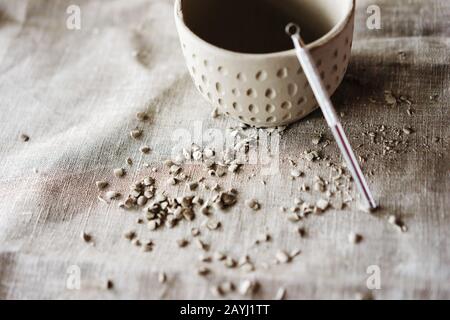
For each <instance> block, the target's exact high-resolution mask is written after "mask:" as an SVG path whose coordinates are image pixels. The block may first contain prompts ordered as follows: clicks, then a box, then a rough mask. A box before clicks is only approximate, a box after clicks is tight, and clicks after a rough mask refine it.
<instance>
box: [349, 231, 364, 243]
mask: <svg viewBox="0 0 450 320" xmlns="http://www.w3.org/2000/svg"><path fill="white" fill-rule="evenodd" d="M362 240H363V237H362V235H360V234H358V233H355V232H350V233H349V235H348V242H350V243H351V244H358V243H360V242H361V241H362Z"/></svg>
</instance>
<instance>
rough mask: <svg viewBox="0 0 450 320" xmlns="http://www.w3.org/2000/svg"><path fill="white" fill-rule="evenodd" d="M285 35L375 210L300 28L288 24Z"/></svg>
mask: <svg viewBox="0 0 450 320" xmlns="http://www.w3.org/2000/svg"><path fill="white" fill-rule="evenodd" d="M286 33H287V34H288V35H289V36H290V37H291V39H292V41H293V43H294V47H295V52H296V55H297V58H298V60H299V62H300V65H301V66H302V68H303V71H304V73H305V76H306V78H307V79H308V82H309V84H310V86H311V89H312V91H313V93H314V96H315V98H316V100H317V102H318V104H319V106H320V108H321V109H322V112H323V115H324V117H325V120H326V121H327V124H328V126H329V127H330V128H331V132H332V134H333V136H334V139H335V140H336V142H337V145H338V147H339V149H340V150H341V153H342V155H343V156H344V160H345V161H346V163H347V166H348V168H349V170H350V173H351V174H352V177H353V179H354V180H355V182H356V185H357V187H358V190H359V192H360V193H361V194H362V195H363V197H364V199H365V200H366V201H367V203H368V205H369V207H370V208H371V209H376V208H377V204H376V202H375V200H374V198H373V196H372V193H371V192H370V189H369V187H368V185H367V181H366V179H365V177H364V174H363V173H362V171H361V168H360V166H359V164H358V161H357V160H356V157H355V154H354V153H353V150H352V147H351V146H350V143H349V142H348V139H347V136H346V135H345V133H344V130H343V129H342V125H341V123H340V122H339V119H338V117H337V114H336V111H335V109H334V107H333V104H332V103H331V100H330V97H329V95H328V92H327V90H326V88H325V86H324V84H323V83H322V81H321V79H320V77H319V72H318V70H317V68H316V66H315V64H314V62H313V59H312V57H311V55H310V53H309V51H308V49H307V48H306V45H305V43H304V42H303V40H302V38H301V36H300V27H299V26H298V25H296V24H294V23H289V24H288V25H287V26H286Z"/></svg>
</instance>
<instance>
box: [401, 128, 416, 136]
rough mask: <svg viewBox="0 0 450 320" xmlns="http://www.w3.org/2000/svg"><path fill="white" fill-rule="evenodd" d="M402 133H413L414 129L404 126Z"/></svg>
mask: <svg viewBox="0 0 450 320" xmlns="http://www.w3.org/2000/svg"><path fill="white" fill-rule="evenodd" d="M403 133H405V134H408V135H409V134H412V133H414V130H413V129H411V128H408V127H405V128H403Z"/></svg>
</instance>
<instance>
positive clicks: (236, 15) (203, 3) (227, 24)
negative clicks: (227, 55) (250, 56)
mask: <svg viewBox="0 0 450 320" xmlns="http://www.w3.org/2000/svg"><path fill="white" fill-rule="evenodd" d="M307 1H315V0H307ZM301 2H302V1H300V2H298V3H295V5H296V6H295V8H294V7H292V3H293V0H290V1H289V0H182V1H181V9H182V12H183V19H184V22H185V24H186V26H187V27H188V28H189V29H190V30H191V31H193V32H194V33H195V34H196V35H197V36H199V37H200V38H202V39H203V40H205V41H207V42H208V43H210V44H213V45H215V46H217V47H220V48H223V49H227V50H230V51H235V52H242V53H271V52H279V51H285V50H289V49H292V47H293V45H292V42H291V40H290V38H289V37H288V36H287V35H286V33H285V32H284V28H285V26H286V25H287V24H288V23H289V22H295V23H297V24H298V25H299V26H300V27H301V29H302V32H301V34H302V37H303V39H304V40H305V42H307V43H309V42H312V41H314V40H316V39H318V38H320V37H321V36H323V35H324V34H325V33H327V32H328V31H330V30H331V28H332V27H333V23H332V22H331V21H327V19H326V18H325V17H323V18H321V17H320V12H311V9H310V8H308V6H304V7H302V3H301ZM315 11H318V10H315Z"/></svg>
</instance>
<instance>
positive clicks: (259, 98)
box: [175, 0, 355, 127]
mask: <svg viewBox="0 0 450 320" xmlns="http://www.w3.org/2000/svg"><path fill="white" fill-rule="evenodd" d="M202 1H204V2H203V3H202ZM208 1H210V2H211V1H212V0H175V20H176V26H177V30H178V34H179V38H180V41H181V45H182V48H183V54H184V56H185V60H186V64H187V66H188V69H189V72H190V74H191V76H192V78H193V80H194V83H195V85H196V87H197V89H198V90H199V91H200V93H201V94H202V95H203V96H204V97H205V98H206V99H207V100H208V101H209V102H211V104H212V105H213V106H215V107H218V108H219V109H220V110H221V111H222V112H224V113H226V114H227V115H229V116H231V117H233V118H236V119H238V120H240V121H242V122H244V123H247V124H249V125H253V126H257V127H273V126H280V125H287V124H289V123H292V122H294V121H297V120H299V119H301V118H303V117H304V116H306V115H307V114H309V113H310V112H311V111H313V110H314V109H316V108H317V103H316V100H315V98H314V95H313V93H312V90H311V88H310V87H309V84H308V81H307V79H306V77H305V75H304V74H303V71H302V69H301V67H300V65H299V62H298V60H297V58H296V56H295V52H294V50H293V49H289V50H284V51H280V52H272V53H240V52H236V51H231V50H227V49H223V48H220V47H218V46H216V45H213V44H211V43H209V42H207V41H205V40H203V39H202V38H200V36H198V35H197V34H196V33H194V32H193V31H192V30H191V28H190V27H188V24H187V23H186V21H187V20H190V21H194V22H193V23H194V24H195V21H196V19H197V20H199V19H211V18H214V17H210V16H208V15H210V12H209V11H211V12H214V10H208V9H210V8H208V7H207V6H206V7H205V6H204V4H206V3H208ZM224 1H225V0H224ZM265 1H276V0H265ZM212 2H214V1H212ZM279 2H283V4H284V3H286V6H287V7H286V9H287V10H290V11H294V12H295V10H298V11H301V12H302V14H299V17H300V19H305V20H308V21H309V25H310V27H312V28H315V25H317V28H321V29H323V30H327V31H326V33H325V34H323V35H322V36H320V38H318V39H317V40H314V41H313V42H311V43H309V44H308V48H309V49H310V51H311V54H312V56H313V57H314V59H315V61H316V64H317V66H318V69H319V71H320V72H321V77H322V79H323V81H324V83H325V85H326V87H327V89H328V91H329V93H330V95H331V94H333V93H334V92H335V90H336V89H337V87H338V86H339V84H340V83H341V81H342V79H343V77H344V74H345V72H346V70H347V66H348V63H349V58H350V51H351V46H352V40H353V27H354V10H355V1H354V0H340V1H336V0H314V1H312V0H283V1H279ZM190 6H192V7H190ZM236 10H239V7H237V8H236ZM186 12H188V14H190V15H192V17H187V16H186ZM302 15H303V16H304V17H305V18H302ZM186 18H187V19H186ZM230 23H231V22H230ZM197 25H201V23H198V24H197ZM223 28H227V26H226V25H224V26H223ZM302 29H303V28H302ZM225 30H226V29H225ZM281 31H282V32H284V29H283V30H281ZM286 37H287V38H288V36H287V35H286Z"/></svg>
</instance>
